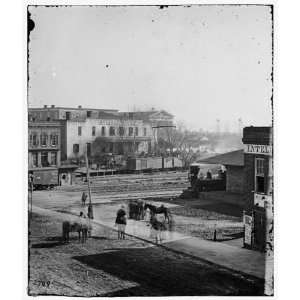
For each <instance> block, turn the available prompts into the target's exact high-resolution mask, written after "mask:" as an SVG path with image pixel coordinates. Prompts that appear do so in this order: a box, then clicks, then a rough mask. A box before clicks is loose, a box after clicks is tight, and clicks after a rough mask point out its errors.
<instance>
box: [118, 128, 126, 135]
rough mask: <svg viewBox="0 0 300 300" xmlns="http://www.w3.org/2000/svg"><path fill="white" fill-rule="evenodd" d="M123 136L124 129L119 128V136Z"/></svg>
mask: <svg viewBox="0 0 300 300" xmlns="http://www.w3.org/2000/svg"><path fill="white" fill-rule="evenodd" d="M124 134H125V128H124V127H119V135H120V136H123V135H124Z"/></svg>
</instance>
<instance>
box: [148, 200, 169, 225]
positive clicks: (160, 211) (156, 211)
mask: <svg viewBox="0 0 300 300" xmlns="http://www.w3.org/2000/svg"><path fill="white" fill-rule="evenodd" d="M147 208H149V209H150V211H151V215H152V216H153V215H156V214H164V216H165V219H166V220H167V221H168V223H170V213H169V210H168V209H167V208H166V207H165V206H164V205H161V206H159V207H157V206H155V205H152V204H149V203H146V204H145V205H144V210H146V209H147Z"/></svg>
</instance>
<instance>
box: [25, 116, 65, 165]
mask: <svg viewBox="0 0 300 300" xmlns="http://www.w3.org/2000/svg"><path fill="white" fill-rule="evenodd" d="M60 143H61V124H60V123H59V122H57V121H48V122H47V121H37V122H29V123H28V167H29V169H33V168H41V167H50V166H53V167H58V166H59V165H60V155H61V153H60Z"/></svg>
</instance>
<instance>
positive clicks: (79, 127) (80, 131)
mask: <svg viewBox="0 0 300 300" xmlns="http://www.w3.org/2000/svg"><path fill="white" fill-rule="evenodd" d="M81 133H82V128H81V126H78V136H81Z"/></svg>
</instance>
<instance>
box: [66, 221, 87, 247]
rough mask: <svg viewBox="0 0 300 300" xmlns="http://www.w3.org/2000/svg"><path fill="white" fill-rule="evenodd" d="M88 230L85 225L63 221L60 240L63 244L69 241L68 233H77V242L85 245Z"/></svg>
mask: <svg viewBox="0 0 300 300" xmlns="http://www.w3.org/2000/svg"><path fill="white" fill-rule="evenodd" d="M89 230H90V228H88V226H87V225H84V224H79V223H76V222H74V223H70V222H69V221H64V222H63V223H62V239H63V241H64V242H65V243H69V241H70V232H77V233H78V241H79V242H81V243H85V242H86V240H87V234H88V231H89Z"/></svg>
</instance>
